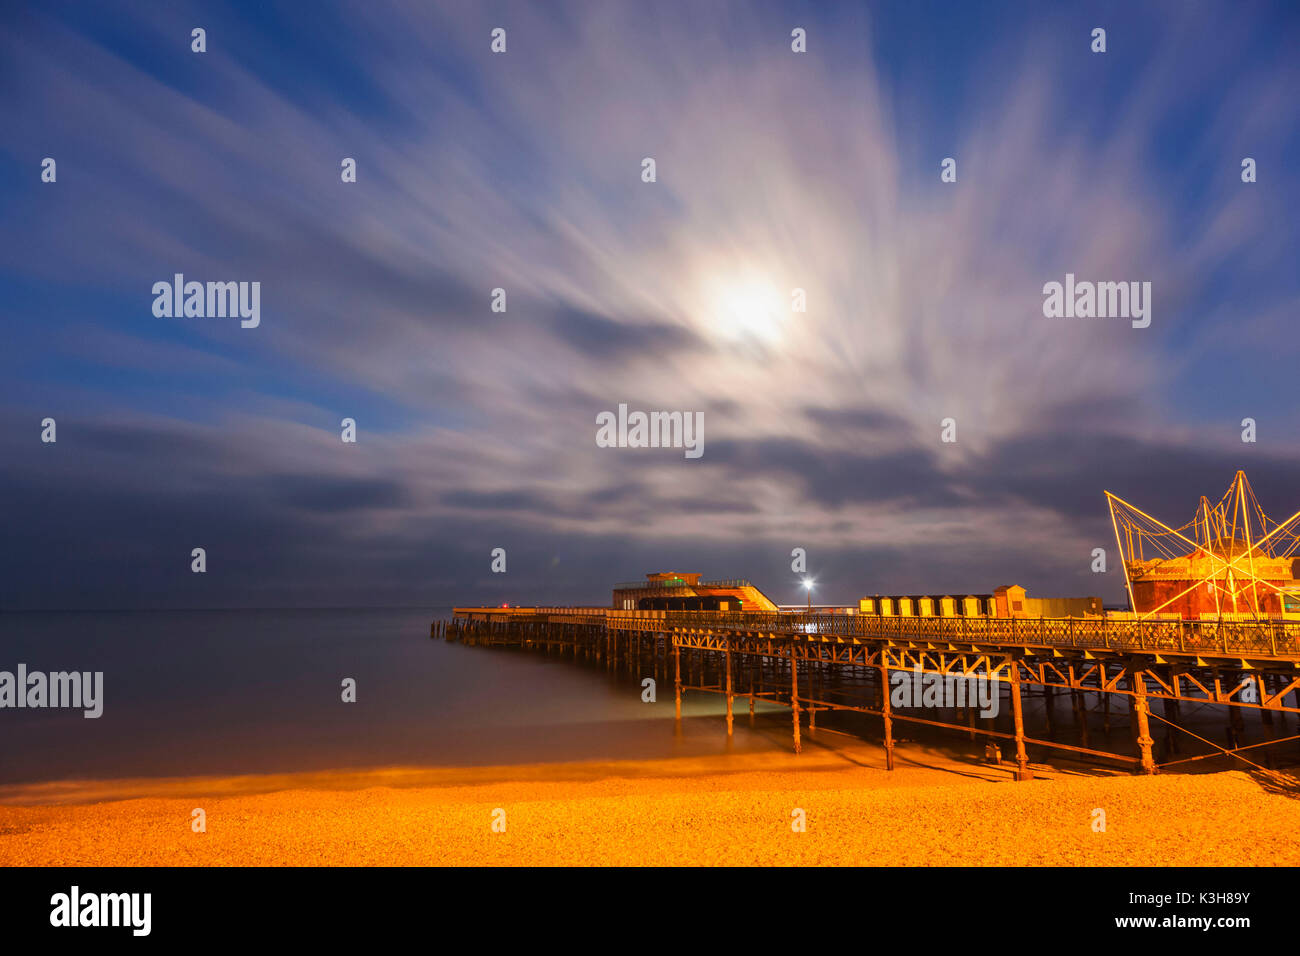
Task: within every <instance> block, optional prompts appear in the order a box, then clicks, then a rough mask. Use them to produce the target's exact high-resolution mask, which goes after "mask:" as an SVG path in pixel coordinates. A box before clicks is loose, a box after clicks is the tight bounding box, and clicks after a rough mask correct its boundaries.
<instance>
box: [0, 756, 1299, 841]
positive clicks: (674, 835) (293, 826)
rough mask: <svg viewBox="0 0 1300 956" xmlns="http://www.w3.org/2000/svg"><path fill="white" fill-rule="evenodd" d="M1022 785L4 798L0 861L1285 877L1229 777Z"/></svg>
mask: <svg viewBox="0 0 1300 956" xmlns="http://www.w3.org/2000/svg"><path fill="white" fill-rule="evenodd" d="M1035 769H1036V773H1037V779H1035V780H1033V781H1031V782H1025V783H1015V782H1013V781H1012V780H1011V769H1010V767H1008V766H1006V765H1003V766H1001V767H994V766H988V765H981V764H976V763H972V762H971V761H969V760H968V759H957V758H954V757H952V756H951V755H949V754H947V753H945V752H943V751H939V750H933V749H929V748H926V747H924V746H922V745H917V744H913V745H908V746H904V747H902V748H900V750H899V761H898V769H897V770H895V771H894V772H893V773H887V772H886V771H885V770H884V769H883V762H882V755H881V752H880V750H879V748H873V747H869V746H868V747H862V746H854V745H846V744H844V743H843V741H840V740H836V741H835V746H834V747H823V746H820V745H818V744H817V743H815V742H814V743H812V744H811V745H810V746H809V748H808V749H807V750H806V751H805V753H803V754H802V755H799V756H795V755H793V754H789V753H780V752H773V753H763V754H720V755H717V756H714V757H705V758H689V759H676V760H660V761H639V762H632V761H628V762H609V763H566V764H548V765H532V766H516V767H485V768H468V769H467V768H446V769H428V768H390V769H384V770H375V771H361V772H358V771H342V772H338V773H313V774H291V775H279V776H248V777H224V778H197V777H196V778H177V779H169V780H144V779H140V780H122V781H106V782H105V781H96V782H83V783H76V782H73V783H55V784H37V785H24V786H11V787H4V788H0V864H3V865H5V866H31V865H95V866H152V865H181V866H186V865H194V866H211V865H222V866H229V865H454V866H460V865H591V864H601V865H634V866H646V865H649V866H656V865H674V864H686V865H697V864H703V865H753V864H759V865H907V866H911V865H928V866H936V865H976V866H978V865H1053V866H1058V865H1069V866H1110V865H1191V866H1196V865H1225V864H1226V865H1257V864H1285V865H1296V864H1300V800H1297V799H1296V798H1294V797H1292V796H1287V795H1283V794H1279V793H1275V792H1270V791H1269V790H1268V789H1266V788H1265V787H1264V786H1262V785H1261V784H1260V783H1259V782H1257V781H1256V780H1255V779H1252V778H1251V777H1249V776H1247V775H1246V774H1244V773H1240V772H1224V773H1215V774H1200V775H1174V774H1168V775H1161V776H1157V777H1149V778H1148V777H1135V776H1130V775H1128V774H1113V773H1109V772H1105V771H1100V770H1097V769H1095V768H1094V769H1087V768H1079V769H1073V770H1072V769H1060V768H1057V769H1052V768H1049V767H1046V766H1043V765H1035ZM196 807H201V808H203V810H204V811H205V813H206V823H207V832H206V833H194V832H192V830H191V819H192V817H191V813H192V811H193V810H194V808H196ZM1098 809H1100V810H1104V811H1105V824H1106V829H1105V832H1096V831H1095V830H1094V821H1095V820H1096V819H1097V815H1096V813H1095V811H1096V810H1098ZM797 810H799V811H803V816H804V819H806V827H807V828H806V831H805V832H796V831H795V830H794V829H793V828H792V822H793V821H794V820H795V819H796V818H797V817H798V814H796V812H795V811H797ZM496 811H503V812H504V822H505V832H493V821H494V818H495V819H497V820H500V819H501V816H502V814H501V813H498V812H496ZM1247 848H1248V849H1247Z"/></svg>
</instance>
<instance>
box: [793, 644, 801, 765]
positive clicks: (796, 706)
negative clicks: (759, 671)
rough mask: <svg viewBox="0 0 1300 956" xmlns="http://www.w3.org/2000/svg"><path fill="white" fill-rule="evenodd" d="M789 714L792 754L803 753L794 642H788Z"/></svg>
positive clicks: (797, 670) (797, 668)
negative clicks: (792, 727) (792, 740)
mask: <svg viewBox="0 0 1300 956" xmlns="http://www.w3.org/2000/svg"><path fill="white" fill-rule="evenodd" d="M790 713H791V714H792V715H793V718H794V752H795V753H801V752H802V751H803V743H802V742H801V741H800V740H799V658H798V657H796V656H795V653H794V641H793V640H791V641H790Z"/></svg>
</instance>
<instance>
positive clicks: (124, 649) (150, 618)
mask: <svg viewBox="0 0 1300 956" xmlns="http://www.w3.org/2000/svg"><path fill="white" fill-rule="evenodd" d="M447 615H448V609H446V608H433V609H429V610H343V611H339V610H329V611H180V612H93V613H59V614H50V613H33V614H0V670H6V671H10V672H13V671H14V670H15V669H16V667H17V665H18V664H19V663H24V664H26V665H27V668H28V670H29V671H35V670H39V671H46V672H49V671H63V670H79V671H103V672H104V694H103V696H104V712H103V716H102V717H100V718H99V719H97V720H87V719H85V718H84V717H82V715H81V711H79V710H75V711H74V710H52V709H45V710H29V709H22V710H17V709H10V708H5V709H0V783H17V782H29V781H37V780H56V779H69V778H87V777H88V778H103V777H119V776H172V775H182V774H236V773H269V772H287V771H295V770H322V769H331V768H361V767H378V766H390V765H399V764H414V765H438V766H444V765H469V764H481V765H483V764H499V763H529V762H549V761H562V760H578V759H635V758H653V757H666V756H682V755H700V754H710V753H721V752H725V751H728V750H731V751H734V750H766V749H770V748H773V747H779V746H783V745H787V744H788V742H786V741H785V740H784V739H780V740H778V738H780V736H781V734H780V732H779V731H776V730H773V731H768V730H765V729H764V728H763V722H761V721H760V724H759V730H758V731H757V732H750V731H749V730H748V729H747V727H746V723H747V721H745V720H739V721H737V728H736V730H737V734H736V740H735V742H734V743H733V744H732V745H731V746H730V747H728V745H727V743H726V735H725V733H724V732H723V729H722V725H721V722H718V721H712V720H710V721H697V722H692V721H684V722H683V724H684V727H685V731H684V733H683V734H682V735H680V736H679V735H675V734H674V732H673V692H672V684H671V682H669V683H668V685H667V687H666V688H665V686H664V684H663V682H662V681H661V682H660V686H659V694H658V702H657V703H654V704H647V703H642V701H641V688H640V683H639V680H638V679H637V678H635V677H633V676H632V675H627V674H626V673H625V674H623V675H621V676H614V675H610V674H608V673H606V672H605V671H603V670H600V669H597V668H595V667H586V666H582V665H577V664H574V663H573V662H572V661H569V660H563V661H562V660H560V659H559V658H558V657H550V658H548V657H546V656H544V655H542V654H539V653H532V652H527V653H525V652H518V651H509V650H501V649H490V648H483V647H463V646H461V645H460V644H450V643H447V642H446V641H443V640H441V639H439V640H430V639H429V624H430V622H431V621H432V620H434V619H435V618H445V617H446V616H447ZM345 677H352V678H355V679H356V682H357V702H356V703H354V704H345V703H343V702H342V701H341V699H340V693H341V688H340V683H341V681H342V680H343V678H345ZM721 707H722V703H721V700H720V699H718V698H716V697H714V696H713V695H708V696H706V695H700V694H696V695H693V699H692V696H688V697H687V706H686V709H685V714H686V715H687V716H693V715H705V714H708V715H715V714H718V713H720V712H721Z"/></svg>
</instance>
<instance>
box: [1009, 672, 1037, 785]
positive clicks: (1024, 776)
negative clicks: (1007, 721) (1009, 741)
mask: <svg viewBox="0 0 1300 956" xmlns="http://www.w3.org/2000/svg"><path fill="white" fill-rule="evenodd" d="M1011 715H1012V719H1013V720H1014V721H1015V728H1016V779H1017V780H1033V779H1034V772H1033V771H1032V770H1030V769H1029V754H1028V753H1026V751H1025V716H1024V712H1023V710H1022V708H1021V704H1020V663H1019V661H1016V660H1014V659H1013V660H1012V661H1011Z"/></svg>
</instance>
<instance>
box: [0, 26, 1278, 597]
mask: <svg viewBox="0 0 1300 956" xmlns="http://www.w3.org/2000/svg"><path fill="white" fill-rule="evenodd" d="M307 10H308V8H307V7H305V6H304V5H302V4H287V3H248V4H230V5H218V6H213V5H194V6H188V5H184V4H168V5H165V6H164V5H159V4H155V3H106V4H100V5H87V4H81V3H68V4H63V3H43V4H33V5H31V6H30V7H27V8H24V7H23V6H21V5H18V6H14V5H9V6H7V7H6V9H5V11H4V12H3V13H0V27H2V29H0V96H2V97H3V103H4V105H5V122H4V124H3V132H0V222H3V226H4V228H3V230H2V231H0V321H3V323H4V333H5V343H6V344H5V348H4V349H3V351H2V354H0V375H2V381H3V384H0V395H2V396H3V403H2V411H0V496H2V499H0V500H3V501H4V508H5V522H4V524H5V530H4V542H5V543H4V548H3V552H2V553H0V608H25V607H55V608H57V607H68V608H76V607H105V606H112V607H138V606H145V607H152V606H182V607H209V606H268V605H272V606H282V605H288V606H302V605H340V604H360V605H371V604H374V605H380V604H415V603H445V602H450V601H453V600H455V601H491V602H498V601H501V600H511V601H521V602H526V601H531V600H577V601H584V602H597V601H604V600H605V599H606V598H607V596H608V595H607V585H608V584H609V583H612V582H614V581H618V580H624V579H628V578H632V577H636V576H638V575H640V574H641V573H642V572H644V571H648V570H656V569H660V568H676V569H680V570H699V571H703V572H704V573H705V574H706V575H709V576H716V577H732V576H748V577H750V578H752V579H753V580H755V581H756V582H757V583H759V584H760V585H762V586H765V587H767V588H768V589H769V590H770V591H771V593H772V594H773V596H774V597H775V598H777V599H778V600H783V601H784V600H790V601H793V600H798V599H799V597H800V592H799V591H798V590H797V588H796V587H795V583H796V582H795V579H794V575H793V574H792V573H791V572H790V570H789V553H790V550H791V549H792V548H794V547H803V548H805V549H807V551H808V553H809V558H810V566H811V568H812V570H813V571H814V573H815V574H816V576H817V577H818V580H819V581H820V582H821V587H820V588H819V590H821V592H822V593H821V594H820V595H819V597H820V598H822V599H825V600H828V601H851V600H854V599H855V598H856V597H857V596H859V595H860V594H866V593H875V592H882V591H908V592H916V591H922V590H925V591H941V590H962V591H987V590H991V589H992V588H993V587H995V586H996V585H998V584H1003V583H1009V582H1011V581H1016V582H1019V583H1022V584H1025V585H1026V586H1029V587H1030V588H1031V591H1032V592H1037V593H1053V594H1056V593H1067V594H1077V593H1099V594H1102V595H1103V596H1104V597H1106V599H1107V600H1108V601H1114V600H1118V599H1119V596H1120V591H1121V590H1122V582H1121V580H1120V578H1119V576H1118V573H1112V574H1108V575H1105V576H1102V577H1099V576H1096V575H1093V574H1091V573H1090V571H1089V564H1090V556H1091V550H1092V548H1094V547H1108V548H1110V547H1112V546H1113V538H1112V537H1111V531H1110V526H1109V522H1108V520H1107V516H1106V510H1105V502H1104V497H1103V495H1102V489H1103V488H1109V489H1110V490H1112V491H1114V492H1116V493H1117V494H1120V495H1122V496H1124V497H1125V498H1128V499H1129V500H1131V501H1134V502H1136V503H1138V504H1141V505H1144V506H1146V507H1148V509H1149V510H1151V511H1153V512H1154V513H1156V514H1157V515H1159V516H1161V517H1165V518H1166V519H1167V520H1169V521H1171V522H1181V521H1183V520H1185V519H1186V518H1188V517H1190V516H1191V514H1192V512H1193V511H1194V509H1195V506H1196V502H1197V499H1198V497H1199V496H1200V495H1201V494H1205V495H1209V496H1211V497H1217V495H1218V494H1219V493H1221V492H1222V490H1223V488H1224V487H1226V486H1227V484H1228V482H1229V481H1230V480H1231V477H1232V473H1233V471H1234V470H1235V469H1237V468H1244V469H1246V471H1247V473H1248V474H1249V475H1250V477H1251V479H1252V481H1253V482H1254V484H1255V487H1256V491H1257V492H1258V494H1259V496H1260V499H1261V502H1262V503H1263V505H1264V507H1265V508H1266V509H1268V510H1270V511H1271V512H1275V513H1276V514H1275V517H1285V516H1286V515H1287V514H1290V512H1291V511H1293V510H1295V509H1297V508H1300V483H1298V482H1297V481H1296V475H1297V471H1296V468H1295V465H1296V452H1297V449H1300V423H1298V422H1297V416H1296V414H1295V404H1296V402H1295V397H1294V396H1295V395H1296V387H1295V376H1294V373H1293V370H1294V368H1295V364H1296V352H1297V346H1296V336H1295V334H1294V327H1295V317H1296V315H1297V306H1298V305H1300V269H1297V268H1296V262H1297V253H1300V241H1298V240H1300V226H1298V225H1297V216H1296V211H1297V209H1298V208H1300V204H1298V203H1297V199H1300V191H1298V189H1297V185H1296V176H1295V172H1296V155H1297V151H1298V148H1300V136H1298V127H1300V123H1298V121H1297V115H1298V114H1300V111H1297V110H1296V108H1295V104H1296V100H1297V95H1296V94H1297V91H1298V89H1300V83H1298V82H1297V80H1298V78H1300V55H1297V54H1300V14H1298V13H1297V8H1296V6H1295V5H1294V4H1290V3H1276V4H1266V3H1258V4H1227V3H1224V4H1198V5H1195V6H1193V5H1189V4H1183V3H1169V4H1142V5H1136V4H1130V3H1117V4H1094V5H1085V4H1077V5H1076V4H1071V5H1061V6H1060V7H1059V8H1058V7H1057V6H1056V5H1053V4H1042V3H1024V4H968V3H889V4H879V5H864V4H857V3H844V4H833V3H815V4H744V3H720V4H711V3H670V4H635V3H631V2H613V3H602V4H594V3H577V4H545V5H540V4H535V3H528V4H523V3H521V4H512V3H481V4H480V3H475V4H461V3H454V4H453V3H435V4H427V3H407V4H319V5H317V4H313V5H311V7H310V12H305V11H307ZM194 27H203V28H204V29H205V30H206V31H207V52H206V53H202V54H196V53H193V52H191V49H190V31H191V29H193V28H194ZM495 27H503V28H505V29H506V31H507V38H508V40H507V52H506V53H505V54H503V55H496V54H493V53H491V51H490V50H489V43H490V32H491V30H492V29H493V28H495ZM794 27H803V28H804V29H806V30H807V34H808V51H807V53H803V54H795V53H792V52H791V50H790V31H791V30H792V29H793V28H794ZM1094 27H1103V28H1105V29H1106V31H1107V48H1108V49H1107V52H1105V53H1104V54H1096V53H1093V52H1091V50H1090V42H1091V41H1090V33H1091V30H1092V29H1093V28H1094ZM1247 156H1249V157H1252V158H1254V159H1255V160H1256V161H1257V163H1258V170H1259V172H1258V182H1255V183H1252V184H1245V183H1242V182H1241V177H1240V170H1241V160H1242V158H1243V157H1247ZM45 157H53V158H54V159H55V160H56V161H57V164H58V166H57V169H58V178H57V182H55V183H43V182H41V177H40V173H41V161H42V159H43V158H45ZM343 157H354V158H355V159H356V160H357V164H358V181H357V182H356V183H353V184H345V183H342V182H341V181H340V176H339V169H340V161H341V159H342V158H343ZM645 157H654V158H655V160H656V163H657V172H658V177H657V182H655V183H652V184H651V183H643V182H642V181H641V178H640V172H641V161H642V159H643V158H645ZM945 157H953V158H955V159H956V160H957V164H958V165H957V168H958V179H957V182H955V183H943V182H941V181H940V178H939V166H940V162H941V160H943V159H944V158H945ZM177 272H180V273H184V274H185V275H186V277H187V278H188V279H194V280H199V281H208V280H212V281H219V280H220V281H224V280H233V281H240V280H242V281H254V280H255V281H258V282H260V283H261V290H262V300H261V324H260V326H259V327H258V328H256V329H242V328H240V325H239V322H238V321H237V320H230V319H219V318H158V317H155V316H154V314H153V311H152V302H153V296H152V294H151V288H152V286H153V284H154V283H155V282H157V281H160V280H163V281H169V280H170V279H171V277H172V275H173V274H174V273H177ZM1067 272H1070V273H1074V274H1076V275H1077V276H1078V277H1079V278H1080V279H1091V280H1095V281H1108V280H1109V281H1147V282H1150V283H1151V284H1152V290H1153V292H1152V322H1151V325H1150V327H1149V328H1146V329H1134V328H1132V327H1131V325H1130V323H1129V322H1128V321H1126V320H1123V319H1050V318H1046V317H1045V316H1044V315H1043V312H1042V302H1043V295H1042V287H1043V284H1044V283H1046V282H1051V281H1061V280H1062V279H1063V277H1064V275H1065V274H1066V273H1067ZM498 287H501V288H505V289H506V290H507V295H508V309H507V311H506V312H504V313H494V312H492V311H491V309H490V299H491V291H492V289H494V288H498ZM796 287H798V288H802V289H804V290H806V292H807V297H808V311H807V312H806V313H792V312H791V311H790V309H789V301H790V290H791V289H793V288H796ZM619 403H627V404H629V406H630V407H632V408H633V409H643V410H647V411H648V410H658V409H664V410H683V411H691V412H696V411H698V412H702V413H703V414H704V419H705V423H706V426H705V452H704V454H703V456H702V457H701V458H699V459H697V460H688V459H686V458H684V456H683V455H682V454H681V452H680V451H679V450H672V449H626V448H624V449H610V448H598V447H597V446H596V444H595V441H594V437H595V431H596V429H595V420H596V415H597V414H598V413H599V412H601V411H605V410H613V409H616V408H617V407H618V405H619ZM1248 416H1249V417H1253V418H1255V419H1256V421H1257V423H1258V442H1257V443H1255V444H1243V443H1242V442H1241V441H1240V432H1241V427H1240V422H1241V420H1242V418H1244V417H1248ZM46 417H53V418H54V419H56V421H57V423H58V442H57V443H56V444H54V445H49V444H43V443H42V442H41V441H40V432H41V428H40V422H41V420H42V419H43V418H46ZM344 417H351V418H354V419H356V421H357V423H358V428H359V440H358V442H357V443H356V444H355V445H349V444H344V443H343V442H341V441H340V437H339V434H340V427H339V423H340V420H341V419H343V418H344ZM948 417H951V418H954V419H955V420H956V422H957V427H958V441H957V442H956V443H953V444H948V443H942V442H941V441H940V421H941V420H942V419H944V418H948ZM194 547H204V548H206V550H207V553H208V567H209V570H208V572H207V573H206V574H204V575H196V574H192V573H191V572H190V570H189V562H190V558H189V554H190V550H191V549H192V548H194ZM496 547H503V548H506V550H507V554H508V571H507V573H506V574H504V575H496V574H492V573H491V572H490V571H489V555H490V552H491V550H492V549H493V548H496Z"/></svg>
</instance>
